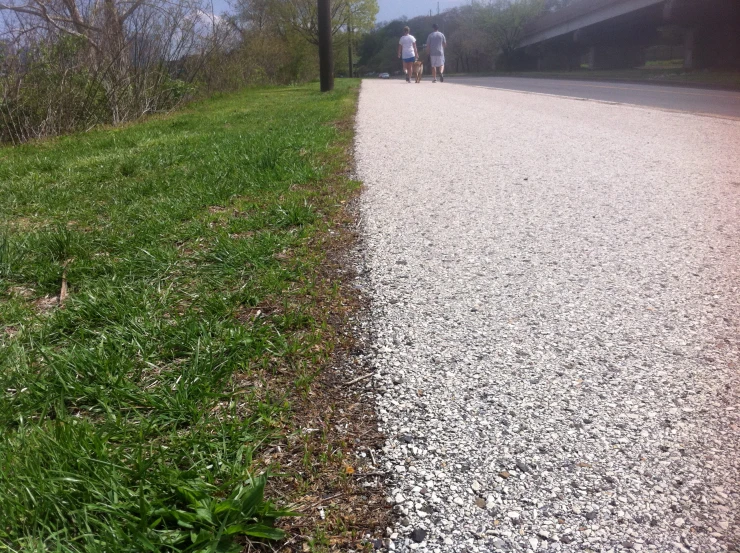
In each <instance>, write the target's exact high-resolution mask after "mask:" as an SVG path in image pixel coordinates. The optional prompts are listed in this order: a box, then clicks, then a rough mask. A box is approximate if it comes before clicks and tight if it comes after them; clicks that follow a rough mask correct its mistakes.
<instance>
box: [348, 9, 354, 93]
mask: <svg viewBox="0 0 740 553" xmlns="http://www.w3.org/2000/svg"><path fill="white" fill-rule="evenodd" d="M347 57H348V58H349V78H350V79H351V78H352V77H354V75H353V74H352V73H353V64H352V6H350V5H349V3H347Z"/></svg>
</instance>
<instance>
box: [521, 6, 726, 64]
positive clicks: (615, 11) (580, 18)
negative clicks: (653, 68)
mask: <svg viewBox="0 0 740 553" xmlns="http://www.w3.org/2000/svg"><path fill="white" fill-rule="evenodd" d="M666 28H670V31H671V32H672V33H673V40H676V33H679V40H680V41H681V42H682V46H683V48H682V50H683V54H684V67H686V68H687V69H693V68H697V67H704V66H710V65H726V66H727V65H729V66H740V0H577V1H576V2H573V3H572V4H570V5H569V6H567V7H565V8H563V9H561V10H558V11H556V12H553V13H548V14H545V15H544V16H542V17H540V18H538V19H536V20H535V21H533V22H532V23H531V24H530V25H528V26H527V27H526V28H525V30H524V35H523V38H522V40H521V42H520V51H521V52H523V53H524V54H525V57H528V58H530V60H531V59H532V58H535V59H537V62H538V67H539V68H540V69H548V68H550V67H542V66H543V65H548V64H549V65H554V66H560V67H557V68H568V69H570V68H573V69H574V68H576V67H580V65H581V63H582V61H583V60H584V59H585V60H586V62H587V64H588V66H589V67H590V68H592V69H602V68H603V69H612V68H626V67H635V66H637V65H640V61H641V59H640V58H641V52H643V53H644V50H645V48H646V47H647V46H651V45H656V44H657V43H659V42H660V41H661V40H664V38H663V36H662V34H665V29H666ZM548 60H549V61H548ZM642 61H644V60H642ZM552 68H556V67H552Z"/></svg>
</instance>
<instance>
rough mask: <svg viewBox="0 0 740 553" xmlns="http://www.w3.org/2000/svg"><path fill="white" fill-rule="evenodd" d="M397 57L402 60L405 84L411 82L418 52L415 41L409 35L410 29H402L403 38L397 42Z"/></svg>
mask: <svg viewBox="0 0 740 553" xmlns="http://www.w3.org/2000/svg"><path fill="white" fill-rule="evenodd" d="M398 57H399V58H401V59H402V60H403V70H404V72H405V73H406V82H407V83H410V82H411V74H412V73H413V72H414V62H415V61H416V60H417V59H418V58H419V50H417V49H416V39H415V38H414V37H413V36H412V35H411V29H409V28H408V27H404V28H403V36H402V37H401V40H399V41H398Z"/></svg>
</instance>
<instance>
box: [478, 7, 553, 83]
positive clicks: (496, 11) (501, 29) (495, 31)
mask: <svg viewBox="0 0 740 553" xmlns="http://www.w3.org/2000/svg"><path fill="white" fill-rule="evenodd" d="M544 7H545V4H544V0H498V1H496V2H491V3H490V4H488V6H486V8H485V9H484V10H483V12H482V13H481V15H482V21H483V24H484V27H485V28H486V30H487V32H488V33H489V34H490V36H491V39H492V40H493V43H494V44H495V46H496V47H497V48H498V50H499V51H500V52H501V55H502V56H503V60H504V66H505V68H506V70H509V68H510V65H511V58H512V55H513V53H514V51H515V50H516V49H517V48H518V47H519V44H520V42H521V40H522V38H523V34H524V28H525V26H526V24H527V23H529V22H530V21H531V20H532V19H534V18H535V17H537V16H538V15H540V14H541V13H542V11H543V9H544Z"/></svg>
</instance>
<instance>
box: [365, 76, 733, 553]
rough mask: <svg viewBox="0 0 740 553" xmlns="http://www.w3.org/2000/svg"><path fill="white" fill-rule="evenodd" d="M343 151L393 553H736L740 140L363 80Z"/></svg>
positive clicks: (664, 119) (663, 118)
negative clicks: (360, 261)
mask: <svg viewBox="0 0 740 553" xmlns="http://www.w3.org/2000/svg"><path fill="white" fill-rule="evenodd" d="M356 146H357V156H356V158H357V167H358V172H359V176H360V178H361V179H362V180H363V181H364V183H365V185H366V190H365V193H364V195H363V200H362V212H363V217H364V228H365V235H366V244H367V251H366V264H367V269H368V271H367V273H366V274H367V283H366V285H367V290H368V294H369V295H370V297H371V298H372V299H373V315H372V319H371V321H372V326H373V330H374V333H375V336H376V338H375V353H374V355H373V356H372V358H371V363H372V364H373V366H374V368H375V370H376V376H375V378H374V379H372V381H369V382H368V385H373V386H375V387H376V389H377V391H378V392H379V396H378V399H377V402H378V407H377V408H378V413H379V417H380V421H381V424H382V427H383V429H384V430H385V432H386V433H387V436H388V442H387V445H386V447H385V451H384V453H383V455H382V456H381V457H378V462H379V463H381V465H382V466H381V467H379V470H388V471H389V472H390V474H392V476H393V483H392V485H391V487H390V489H389V499H390V500H391V501H392V502H393V503H395V504H396V507H395V508H396V510H397V512H398V513H399V521H398V526H397V527H396V529H395V532H396V535H394V536H393V538H392V539H393V542H394V547H395V549H396V551H399V550H402V551H405V550H411V549H413V548H414V547H415V548H417V549H419V550H420V551H436V552H439V553H442V552H444V553H454V552H476V551H478V552H484V551H485V552H491V551H498V550H509V551H522V552H523V551H532V550H536V551H544V550H547V551H594V552H596V551H599V552H601V551H603V552H608V551H614V552H618V551H626V550H637V551H655V552H658V553H665V552H674V551H675V552H686V551H691V552H699V551H701V552H703V553H714V552H717V553H719V552H726V551H728V548H729V549H730V550H733V549H732V547H736V546H737V545H738V544H740V526H738V522H739V519H738V517H737V514H738V513H739V512H740V474H739V473H740V366H739V361H738V360H739V359H740V324H739V322H740V162H739V161H738V152H740V121H734V120H729V119H719V118H710V117H697V116H694V115H688V114H683V113H674V112H664V111H659V110H655V109H652V108H642V107H633V106H625V105H608V104H604V103H598V102H584V101H576V100H572V99H562V98H553V97H549V96H541V95H532V94H522V93H517V92H507V91H501V90H491V89H484V88H472V87H465V86H450V85H444V84H439V83H438V84H434V85H433V84H431V83H425V84H422V85H416V84H410V85H409V84H406V83H404V82H401V81H390V82H383V81H365V82H364V83H363V87H362V93H361V98H360V107H359V113H358V117H357V143H356ZM376 457H377V456H376ZM412 531H416V533H415V534H414V537H415V538H416V539H418V540H421V541H422V543H421V545H418V544H415V543H414V542H413V540H412V539H411V538H410V534H411V532H412ZM412 546H413V547H412ZM507 548H508V549H507Z"/></svg>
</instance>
